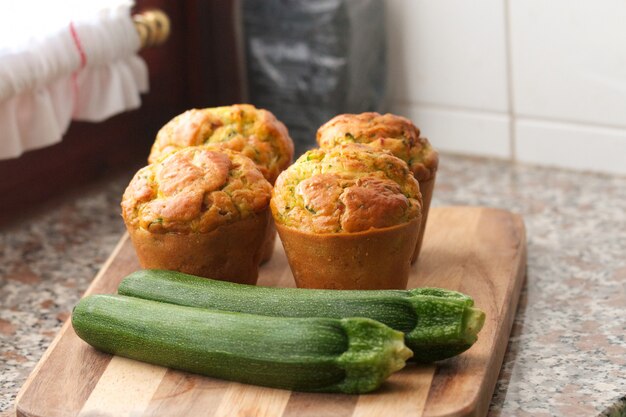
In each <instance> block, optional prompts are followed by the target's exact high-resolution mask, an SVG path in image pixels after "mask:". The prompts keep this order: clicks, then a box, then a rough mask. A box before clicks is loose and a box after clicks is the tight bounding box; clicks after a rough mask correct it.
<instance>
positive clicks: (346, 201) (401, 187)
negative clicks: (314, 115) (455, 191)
mask: <svg viewBox="0 0 626 417" xmlns="http://www.w3.org/2000/svg"><path fill="white" fill-rule="evenodd" d="M271 207H272V214H273V216H274V221H275V223H276V227H277V229H278V233H279V235H280V237H281V240H282V241H283V246H284V247H285V251H286V253H287V257H288V259H289V264H290V266H291V269H292V271H293V273H294V276H295V278H296V283H297V285H298V286H300V287H309V288H344V289H356V288H359V289H374V288H403V287H406V282H407V279H408V273H409V267H410V260H411V256H412V254H413V250H414V248H415V242H416V241H417V235H418V232H419V223H420V218H421V195H420V191H419V185H418V183H417V181H416V180H415V178H414V177H413V175H412V174H411V172H410V171H409V169H408V167H407V165H406V163H404V162H403V161H402V160H400V159H399V158H396V157H395V156H393V155H392V154H391V153H390V152H387V151H383V150H377V149H374V148H372V147H368V146H366V145H360V144H346V145H340V146H337V147H335V148H333V149H330V150H323V149H315V150H311V151H308V152H306V153H305V154H304V155H302V156H301V157H300V158H299V159H298V160H297V161H296V162H295V163H294V164H293V165H292V166H291V167H289V168H288V169H287V170H286V171H284V172H283V173H282V174H281V175H280V176H279V177H278V180H277V181H276V185H275V187H274V191H273V193H272V201H271Z"/></svg>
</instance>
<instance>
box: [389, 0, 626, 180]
mask: <svg viewBox="0 0 626 417" xmlns="http://www.w3.org/2000/svg"><path fill="white" fill-rule="evenodd" d="M386 1H387V19H388V28H389V62H390V68H389V70H390V83H391V84H390V85H391V92H392V94H391V96H392V111H394V112H395V113H398V114H403V115H405V116H407V117H410V118H411V119H413V120H414V121H415V123H416V124H417V125H418V126H419V127H420V129H421V130H422V132H423V133H424V135H425V136H427V137H428V138H429V139H430V140H431V142H432V143H433V144H434V145H435V146H436V147H437V148H438V149H440V150H442V151H450V152H457V153H464V154H473V155H485V156H493V157H499V158H508V159H511V160H517V161H521V162H528V163H536V164H542V165H551V166H559V167H565V168H573V169H580V170H591V171H600V172H609V173H618V174H626V2H625V1H623V0H549V1H546V0H480V1H467V0H386Z"/></svg>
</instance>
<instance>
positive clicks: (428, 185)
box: [411, 174, 437, 264]
mask: <svg viewBox="0 0 626 417" xmlns="http://www.w3.org/2000/svg"><path fill="white" fill-rule="evenodd" d="M436 176H437V174H434V175H433V176H432V177H430V179H428V180H426V181H420V192H421V193H422V221H421V223H420V228H419V234H418V236H417V243H416V244H415V251H414V252H413V256H412V257H411V264H414V263H415V261H417V258H418V257H419V254H420V251H421V250H422V241H423V240H424V230H426V220H428V210H429V209H430V201H431V200H432V198H433V189H434V188H435V177H436Z"/></svg>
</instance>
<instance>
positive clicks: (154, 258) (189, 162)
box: [121, 147, 271, 283]
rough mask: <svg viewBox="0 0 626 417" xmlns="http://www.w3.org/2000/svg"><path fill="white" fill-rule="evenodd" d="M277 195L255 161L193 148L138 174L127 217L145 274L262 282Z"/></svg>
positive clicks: (125, 205)
mask: <svg viewBox="0 0 626 417" xmlns="http://www.w3.org/2000/svg"><path fill="white" fill-rule="evenodd" d="M270 194H271V185H270V184H269V182H268V181H267V180H266V179H265V178H264V177H263V175H262V174H261V172H260V171H259V170H258V168H257V167H256V165H255V164H254V163H253V162H252V161H251V160H250V159H249V158H247V157H245V156H243V155H241V154H239V153H237V152H233V151H229V150H211V149H207V148H203V147H191V148H187V149H182V150H180V151H178V152H175V153H173V154H171V155H170V156H168V157H166V158H165V159H164V160H163V161H162V162H158V163H154V164H151V165H148V166H146V167H144V168H142V169H140V170H139V171H138V172H137V174H136V175H135V177H134V178H133V179H132V181H131V182H130V184H129V185H128V187H127V188H126V191H125V193H124V196H123V198H122V204H121V205H122V217H123V218H124V222H125V224H126V227H127V229H128V232H129V234H130V237H131V239H132V241H133V244H134V246H135V249H136V251H137V255H138V257H139V260H140V262H141V264H142V266H143V267H144V268H158V269H171V270H178V271H181V272H186V273H190V274H194V275H200V276H205V277H210V278H215V279H223V280H229V281H237V282H246V283H255V282H256V278H257V274H258V265H259V262H260V257H261V250H262V243H263V242H264V240H265V235H266V232H267V227H268V224H269V210H268V205H269V200H270Z"/></svg>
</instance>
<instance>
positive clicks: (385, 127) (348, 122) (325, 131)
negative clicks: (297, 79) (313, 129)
mask: <svg viewBox="0 0 626 417" xmlns="http://www.w3.org/2000/svg"><path fill="white" fill-rule="evenodd" d="M317 142H318V144H319V145H320V147H322V148H324V149H330V148H333V147H335V146H337V145H340V144H344V143H364V144H368V145H369V146H372V147H375V148H378V149H386V150H388V151H390V152H391V153H393V154H394V155H395V156H397V157H398V158H400V159H402V160H403V161H405V162H406V163H407V164H408V165H409V168H410V170H411V172H412V173H413V175H414V176H415V178H416V179H417V180H418V181H425V180H428V179H429V178H431V177H433V176H434V175H435V172H436V170H437V165H438V161H439V156H438V154H437V151H435V150H434V149H433V148H432V146H431V145H430V142H429V141H428V139H426V138H422V137H420V131H419V129H418V128H417V127H416V126H415V125H414V124H413V123H412V122H411V121H410V120H409V119H407V118H405V117H401V116H396V115H393V114H384V115H381V114H379V113H375V112H368V113H361V114H341V115H338V116H336V117H334V118H333V119H331V120H330V121H328V122H327V123H325V124H324V125H322V126H321V127H320V128H319V129H318V131H317Z"/></svg>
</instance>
